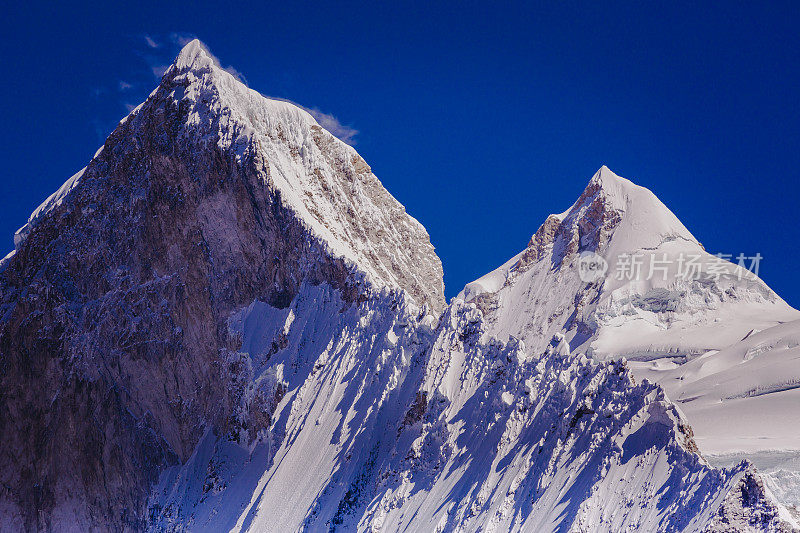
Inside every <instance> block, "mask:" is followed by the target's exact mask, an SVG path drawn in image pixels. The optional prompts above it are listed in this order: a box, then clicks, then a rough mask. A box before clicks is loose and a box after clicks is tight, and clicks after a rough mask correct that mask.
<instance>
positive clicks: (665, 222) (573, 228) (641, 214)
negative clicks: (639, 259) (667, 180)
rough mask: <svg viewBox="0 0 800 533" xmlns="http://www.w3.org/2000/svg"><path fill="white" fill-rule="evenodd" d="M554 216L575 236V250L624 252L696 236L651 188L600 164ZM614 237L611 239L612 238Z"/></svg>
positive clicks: (567, 232) (690, 240) (692, 240)
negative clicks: (568, 205)
mask: <svg viewBox="0 0 800 533" xmlns="http://www.w3.org/2000/svg"><path fill="white" fill-rule="evenodd" d="M557 218H558V219H560V220H561V221H562V225H563V226H564V228H563V229H562V232H563V233H566V234H568V235H569V236H570V238H571V239H576V238H577V242H573V243H571V245H572V247H573V248H575V246H577V248H575V251H585V250H589V251H593V252H597V253H601V254H602V252H603V251H604V250H603V248H605V245H607V244H612V240H613V249H610V250H608V252H611V251H613V252H616V253H625V252H629V251H632V250H638V249H644V248H655V247H657V246H658V245H660V244H661V243H663V242H665V241H670V240H676V239H682V240H685V241H688V242H692V243H695V244H699V243H697V240H696V239H695V238H694V236H693V235H692V234H691V233H690V232H689V230H688V229H686V227H685V226H684V225H683V224H682V223H681V222H680V220H678V218H677V217H676V216H675V215H674V214H673V213H672V211H670V210H669V208H667V206H665V205H664V204H663V203H662V202H661V201H660V200H659V199H658V198H657V197H656V195H655V194H653V193H652V192H651V191H650V190H648V189H646V188H645V187H641V186H639V185H636V184H635V183H633V182H632V181H630V180H627V179H625V178H623V177H620V176H618V175H617V174H615V173H614V172H612V171H611V170H610V169H609V168H608V167H607V166H605V165H603V166H602V167H601V168H600V169H599V170H598V171H597V172H596V173H595V174H594V176H592V179H591V180H589V184H588V185H587V186H586V189H585V190H584V191H583V193H582V194H581V196H580V197H579V198H578V200H577V201H576V202H575V203H574V204H573V205H572V207H571V208H570V209H568V210H567V211H566V212H564V213H562V214H561V215H557ZM612 237H613V239H612Z"/></svg>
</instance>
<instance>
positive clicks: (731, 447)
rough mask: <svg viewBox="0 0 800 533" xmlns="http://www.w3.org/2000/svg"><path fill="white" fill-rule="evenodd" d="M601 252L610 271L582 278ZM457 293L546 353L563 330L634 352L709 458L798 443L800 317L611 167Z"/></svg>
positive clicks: (590, 346) (602, 355)
mask: <svg viewBox="0 0 800 533" xmlns="http://www.w3.org/2000/svg"><path fill="white" fill-rule="evenodd" d="M594 254H597V255H598V256H600V257H602V259H603V260H604V261H605V264H607V270H605V271H602V268H600V270H597V271H596V272H597V275H592V272H591V271H590V272H588V275H586V274H587V272H586V271H584V275H583V276H582V275H581V271H580V269H581V267H582V265H585V264H587V263H589V264H591V263H594V264H601V265H602V264H603V263H602V261H600V262H598V260H597V258H596V256H595V255H594ZM632 258H635V259H632ZM734 260H735V259H734ZM636 261H638V262H639V264H640V268H641V270H640V272H639V273H638V274H637V273H636V272H635V267H632V266H631V265H634V264H635V262H636ZM690 264H694V265H696V267H695V270H693V269H691V268H690V267H689V265H690ZM744 266H745V267H747V266H749V262H745V263H744ZM651 267H652V270H651ZM459 296H460V297H461V298H464V299H466V300H467V301H472V302H475V303H476V304H477V305H478V306H479V307H481V309H483V311H484V313H485V315H486V318H487V321H488V323H489V324H490V331H492V332H493V333H495V334H497V335H498V336H500V337H501V338H508V337H510V336H513V337H515V338H517V339H520V340H523V341H524V342H525V343H526V345H529V346H531V347H534V348H541V346H542V345H543V344H544V343H545V342H547V339H549V338H550V337H551V336H552V335H554V334H559V333H561V334H564V335H565V337H566V339H567V341H568V342H569V344H570V346H571V347H572V349H573V350H574V351H578V352H582V353H586V354H588V355H590V356H593V357H594V358H597V359H601V360H602V359H608V358H612V359H620V358H626V359H627V360H628V361H629V362H630V365H631V368H632V369H633V371H634V374H635V375H637V376H638V377H639V378H640V379H642V378H648V379H650V380H652V381H654V382H657V383H660V384H662V385H663V386H664V387H665V389H666V391H667V394H668V395H669V397H670V398H671V399H672V400H674V401H676V402H678V404H679V405H680V407H681V409H683V410H684V412H685V413H686V415H687V416H688V419H689V421H690V423H691V424H692V426H693V427H694V429H695V434H696V437H697V442H698V444H699V445H700V448H701V450H703V451H704V452H705V453H708V454H730V453H733V452H743V451H750V452H753V451H756V450H768V449H773V448H776V449H781V450H784V451H786V450H796V449H797V448H798V447H800V439H799V438H798V437H800V434H798V433H797V430H796V428H797V427H798V422H800V419H797V416H796V412H795V411H796V409H794V408H793V407H792V405H793V403H794V402H795V401H796V399H795V398H794V397H793V396H792V395H793V394H794V390H795V388H796V386H797V384H796V383H795V382H800V381H798V378H800V360H798V358H797V355H796V354H794V352H793V351H792V350H791V349H790V348H788V347H790V346H794V344H795V342H796V340H795V339H794V336H796V335H792V334H791V332H793V331H795V330H796V328H797V326H796V324H797V322H793V321H797V320H798V319H800V313H799V312H798V311H796V310H794V309H792V308H791V307H789V306H788V305H787V304H786V303H785V302H784V301H783V300H782V299H781V298H780V297H778V296H777V295H776V294H775V293H774V292H773V291H772V290H770V289H769V288H768V287H767V286H766V285H765V284H764V283H763V282H762V281H761V280H760V279H758V278H757V276H755V275H753V274H752V273H750V272H749V271H747V269H746V268H742V266H739V265H736V264H733V263H730V262H728V261H724V260H721V259H720V258H719V257H717V256H713V255H711V254H709V253H707V252H706V251H705V250H704V249H703V248H702V246H701V245H700V244H699V243H698V242H697V240H696V239H695V238H694V237H693V236H692V234H691V233H690V232H689V231H688V230H687V229H686V228H685V227H684V226H683V225H682V224H681V223H680V222H679V221H678V220H677V218H676V217H675V216H674V215H673V214H672V213H671V212H670V211H669V209H667V208H666V206H664V205H663V204H662V203H661V202H660V201H659V200H658V199H657V198H656V197H655V195H653V194H652V193H651V192H650V191H648V190H646V189H644V188H642V187H639V186H636V185H634V184H633V183H631V182H630V181H628V180H626V179H624V178H621V177H619V176H617V175H615V174H614V173H613V172H611V171H610V170H609V169H608V168H606V167H603V168H601V169H600V170H599V171H598V172H597V174H595V176H594V177H593V178H592V179H591V181H590V182H589V185H588V186H587V188H586V190H585V191H584V193H583V194H582V195H581V197H580V198H579V199H578V201H577V202H576V203H575V204H574V205H573V206H572V207H571V208H570V209H569V210H567V211H566V212H565V213H563V214H560V215H552V216H551V217H549V218H548V219H547V221H545V223H544V224H543V225H542V226H541V228H540V229H539V230H538V231H537V232H536V234H535V235H534V236H533V238H532V239H531V242H530V243H529V245H528V247H527V248H526V250H524V251H523V252H521V253H520V254H518V255H517V256H515V257H514V258H512V259H511V260H510V261H509V262H507V263H506V264H504V265H503V266H501V267H500V268H498V269H497V270H495V271H494V272H492V273H490V274H487V275H486V276H484V277H483V278H481V279H479V280H477V281H475V282H473V283H470V284H469V285H467V286H466V287H465V289H464V290H463V291H462V293H461V294H460V295H459ZM759 332H761V333H759ZM796 419H797V420H796ZM737 457H744V456H742V455H737Z"/></svg>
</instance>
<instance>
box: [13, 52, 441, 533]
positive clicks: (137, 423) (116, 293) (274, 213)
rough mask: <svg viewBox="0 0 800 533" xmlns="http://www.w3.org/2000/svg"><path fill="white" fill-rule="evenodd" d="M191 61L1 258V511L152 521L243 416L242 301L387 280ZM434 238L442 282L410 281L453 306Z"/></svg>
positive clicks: (33, 523)
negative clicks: (207, 109)
mask: <svg viewBox="0 0 800 533" xmlns="http://www.w3.org/2000/svg"><path fill="white" fill-rule="evenodd" d="M185 68H192V67H191V65H190V66H189V67H185ZM185 68H184V70H185ZM180 73H181V70H180V69H178V68H173V69H172V70H171V71H170V72H168V73H167V75H166V76H165V79H164V80H163V81H162V84H161V86H160V87H159V89H158V90H157V91H156V92H155V93H154V94H153V95H151V97H150V98H149V99H148V101H147V102H146V103H145V104H144V106H143V107H142V108H141V109H140V110H138V111H137V112H135V113H134V114H133V115H132V116H131V117H129V118H128V119H127V120H125V121H123V122H122V123H121V124H120V126H119V127H118V128H117V129H116V130H115V131H114V132H113V133H112V134H111V136H110V137H109V138H108V140H107V141H106V143H105V145H104V147H103V149H102V151H101V152H100V153H99V154H98V155H97V156H96V157H95V159H94V160H92V162H91V163H90V164H89V166H88V167H87V169H86V171H85V173H84V174H83V176H82V177H81V182H80V184H79V186H77V187H75V188H74V189H73V190H72V191H71V192H70V193H69V195H68V196H67V197H66V198H65V199H64V201H63V203H61V204H60V205H59V206H57V207H55V208H54V209H52V210H51V211H49V212H48V213H46V215H45V216H42V217H41V218H40V219H39V220H37V222H36V226H35V227H34V228H33V229H32V230H29V234H28V235H27V237H25V238H24V240H22V241H21V242H20V244H19V246H18V250H17V252H16V254H15V255H14V256H13V257H12V258H11V259H10V260H8V261H7V262H6V264H5V268H4V270H3V272H2V273H0V295H1V296H2V322H1V323H0V434H2V435H3V446H2V447H0V482H2V483H0V510H5V511H6V512H7V514H8V516H11V517H12V523H11V524H10V527H12V528H22V529H50V528H52V527H55V525H56V524H58V523H59V522H60V523H62V524H63V523H74V524H75V525H76V527H78V528H80V529H91V528H102V529H106V528H108V529H120V528H128V529H141V528H142V527H144V525H145V521H146V519H147V517H146V516H145V511H144V509H145V505H144V504H145V501H146V498H147V495H148V491H149V489H150V487H151V485H152V484H153V483H154V481H155V480H156V479H157V477H158V474H159V472H160V471H161V470H162V469H163V467H165V466H166V465H170V464H174V463H176V462H183V461H185V460H187V459H188V457H189V456H190V455H191V453H192V451H193V449H194V448H195V445H196V443H197V441H198V439H199V438H200V437H201V436H202V434H203V432H204V431H205V430H206V429H213V430H214V431H215V432H216V433H218V434H226V433H228V432H229V431H230V430H231V429H232V428H231V427H230V426H231V423H232V422H231V420H232V417H231V414H232V410H233V409H234V407H235V404H236V403H237V402H238V401H239V398H237V397H236V392H235V387H234V386H232V384H233V382H234V381H235V380H236V374H237V372H239V371H240V369H237V368H235V366H234V365H229V364H228V363H227V362H226V361H225V359H224V357H223V354H224V352H225V351H226V350H228V349H233V350H235V349H237V348H238V346H237V342H239V341H238V339H236V338H229V333H228V329H227V326H226V319H227V318H228V317H229V316H230V314H231V313H232V312H233V311H234V310H236V309H240V308H241V307H243V306H246V305H248V304H249V303H251V302H252V301H253V300H255V299H258V300H261V301H264V302H267V303H269V304H270V305H272V306H274V307H285V306H286V305H288V304H289V302H291V300H292V299H293V298H294V296H295V295H296V293H297V291H298V288H299V287H300V285H301V283H303V282H309V283H311V284H319V283H323V282H324V283H327V284H330V285H331V286H333V287H335V288H336V289H338V290H339V291H340V292H341V294H342V295H343V299H344V301H345V302H346V303H348V304H352V303H353V302H356V301H359V300H360V299H363V298H365V297H366V296H367V295H368V294H369V293H370V291H371V290H373V285H372V284H371V282H370V281H369V280H368V279H367V278H365V276H363V275H361V274H360V273H359V272H358V270H357V266H356V265H354V264H352V263H348V262H346V261H345V260H344V259H342V258H339V257H336V256H335V254H332V253H330V251H329V249H328V246H327V245H326V243H324V242H323V241H322V240H321V239H320V238H319V237H318V236H316V235H314V234H313V232H312V231H311V230H310V229H309V227H308V225H307V224H306V223H304V221H303V220H301V219H300V218H299V217H298V215H297V213H295V212H294V211H292V210H291V209H290V208H288V207H286V205H285V202H283V201H282V198H281V194H282V193H281V190H280V189H278V188H277V187H275V186H274V185H273V181H272V176H271V173H270V172H271V170H270V169H271V166H270V162H269V160H268V158H267V157H266V156H265V155H264V152H263V151H262V150H261V146H259V144H258V142H257V141H253V143H252V144H251V145H250V146H248V147H247V148H246V149H245V150H241V149H236V150H234V149H232V148H226V147H225V145H224V143H220V142H219V137H216V138H215V137H213V136H212V137H211V138H209V137H208V136H207V135H205V136H204V135H200V134H198V133H197V132H198V131H199V129H192V128H190V127H187V126H186V124H187V113H188V112H189V110H188V107H187V105H186V102H183V101H180V100H179V99H176V98H174V96H173V95H174V94H175V93H174V90H175V89H176V88H177V87H181V88H184V87H182V86H185V85H186V84H187V83H189V82H187V81H186V79H185V77H184V78H180V77H179V76H178V75H179V74H180ZM201 103H202V102H201ZM222 118H223V117H220V116H216V117H214V120H222ZM215 126H217V125H215ZM220 128H221V129H220V131H224V127H222V126H220ZM204 133H207V132H204ZM315 133H316V138H317V142H320V143H322V142H323V141H324V142H328V143H329V142H331V139H332V137H331V136H330V135H329V134H328V133H327V132H324V131H322V130H321V128H320V129H319V131H315ZM276 142H283V141H282V140H281V139H277V140H276ZM336 142H338V141H336ZM365 165H366V164H364V166H365ZM272 168H274V167H272ZM367 169H368V167H367ZM375 181H376V182H377V180H375ZM373 187H380V185H379V184H377V185H373ZM381 191H382V194H385V195H386V196H387V197H388V198H391V197H390V196H389V195H388V193H385V191H383V190H382V188H381ZM379 192H380V191H379ZM392 201H393V199H392ZM403 214H404V211H403ZM415 224H416V222H415ZM420 228H421V226H420ZM422 231H423V233H424V230H422ZM381 237H382V238H383V239H389V240H390V239H393V238H397V236H394V235H382V236H381ZM425 237H426V238H427V235H426V236H425ZM401 244H402V245H403V246H410V245H409V243H408V242H403V243H395V246H400V245H401ZM412 245H413V243H412ZM419 253H420V254H423V255H425V254H429V255H432V259H431V258H429V259H428V260H429V261H430V262H431V264H434V265H436V264H438V265H439V267H438V268H439V278H438V287H436V286H434V288H433V289H432V290H431V291H430V292H428V293H426V294H431V295H433V296H431V298H430V299H428V297H427V296H422V295H423V293H424V291H423V290H421V289H420V288H419V287H409V289H410V290H412V291H413V292H414V293H415V294H417V295H420V296H419V298H420V301H421V303H422V302H427V303H429V304H430V305H432V306H433V307H435V308H441V306H442V305H443V298H442V296H441V292H442V289H441V266H440V263H439V262H438V258H436V256H435V254H433V251H432V247H431V246H430V243H429V242H428V243H427V248H425V249H423V250H421V251H419ZM434 274H435V272H434ZM434 277H435V276H434ZM437 290H438V292H439V294H438V296H437ZM73 513H77V514H73Z"/></svg>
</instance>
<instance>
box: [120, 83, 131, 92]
mask: <svg viewBox="0 0 800 533" xmlns="http://www.w3.org/2000/svg"><path fill="white" fill-rule="evenodd" d="M118 87H119V90H120V91H127V90H128V89H133V84H132V83H128V82H127V81H125V80H119V84H118Z"/></svg>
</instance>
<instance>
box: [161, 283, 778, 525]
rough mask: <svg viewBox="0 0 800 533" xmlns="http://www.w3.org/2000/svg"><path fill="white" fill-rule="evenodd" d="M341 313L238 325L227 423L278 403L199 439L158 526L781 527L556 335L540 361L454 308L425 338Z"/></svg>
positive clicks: (304, 294) (623, 379)
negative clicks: (237, 360)
mask: <svg viewBox="0 0 800 533" xmlns="http://www.w3.org/2000/svg"><path fill="white" fill-rule="evenodd" d="M340 306H341V302H340V300H339V297H338V295H337V293H336V291H331V290H330V289H328V288H325V287H322V286H319V287H311V286H305V287H304V288H303V290H301V292H300V294H299V295H298V296H297V298H296V299H295V301H294V302H293V303H292V305H291V306H290V307H289V308H287V309H283V310H279V309H274V308H270V307H269V306H266V305H264V304H259V303H254V304H253V305H251V306H249V307H248V308H246V309H244V310H243V311H242V312H241V313H237V314H235V315H234V318H232V321H231V327H232V328H233V329H235V330H236V331H238V332H239V335H240V336H241V339H242V344H241V348H240V351H239V352H238V355H237V356H235V357H242V358H244V359H246V360H247V361H248V362H247V364H246V365H242V367H243V368H247V369H249V370H247V372H246V373H247V382H248V383H250V385H246V386H245V390H248V391H250V392H246V393H245V394H243V398H245V401H244V403H243V404H242V405H243V406H244V407H243V411H242V412H241V413H240V418H241V419H242V420H248V419H251V418H252V416H253V413H254V412H255V413H257V412H259V411H260V407H259V403H258V402H255V403H254V402H253V401H252V399H253V398H259V397H260V398H277V399H278V400H277V402H276V403H269V402H268V403H267V407H266V409H267V410H268V412H269V413H271V414H270V423H269V424H268V425H267V426H266V427H265V428H264V429H263V430H262V431H261V432H260V433H259V437H258V438H257V439H256V440H255V441H252V443H251V444H247V442H251V441H249V439H246V442H244V443H242V444H240V445H233V446H232V445H231V444H230V440H228V439H227V438H225V437H217V438H214V437H213V436H207V437H206V438H205V439H204V442H202V443H201V444H200V446H199V448H198V451H197V452H196V454H195V457H194V458H193V459H192V460H190V461H189V463H187V464H186V465H185V466H182V467H179V468H176V469H173V470H172V471H170V472H168V473H166V474H165V476H163V477H162V480H161V483H160V484H159V487H158V488H157V489H156V491H155V492H154V494H153V498H152V499H151V513H153V512H155V516H157V520H156V522H155V523H154V524H153V525H154V526H155V527H156V528H166V529H173V528H179V527H186V526H188V527H191V528H198V529H233V530H235V531H240V530H260V529H264V528H268V527H269V526H270V524H275V523H279V524H281V525H282V526H284V527H286V528H289V529H304V530H317V529H328V530H343V531H351V530H358V531H374V530H388V531H402V530H434V531H508V530H512V531H519V530H535V531H562V530H566V529H569V530H573V529H574V530H588V529H591V530H593V531H619V530H624V529H637V530H647V531H675V530H681V531H705V530H707V528H708V527H709V526H710V525H711V524H713V523H715V521H716V520H718V521H722V522H724V523H726V524H728V525H729V526H731V525H732V527H744V526H745V525H750V524H757V525H758V528H757V529H763V530H770V528H772V529H776V528H778V527H780V524H781V521H780V517H779V510H778V509H777V508H776V507H775V506H774V505H772V504H771V503H769V501H767V499H766V497H765V496H763V495H761V496H759V495H758V494H757V493H748V494H753V495H754V497H752V498H750V497H748V498H743V497H742V493H741V492H739V493H737V492H736V491H735V490H734V489H735V487H738V486H739V484H741V480H742V479H744V476H746V475H750V476H754V474H752V473H750V474H748V472H749V471H748V470H747V469H746V467H745V466H743V465H742V466H739V467H736V468H733V469H728V470H717V469H713V468H711V467H709V466H708V465H707V464H706V463H705V461H703V459H702V458H701V457H700V456H699V455H698V454H697V453H696V446H695V444H694V442H693V439H692V434H691V429H690V428H689V427H688V425H687V424H686V422H685V420H684V419H683V418H682V416H681V414H680V412H679V411H678V410H677V408H676V407H675V406H674V405H673V404H672V403H671V402H669V400H667V399H666V398H665V396H664V393H663V391H662V390H661V388H660V387H658V386H657V385H654V384H652V383H650V382H642V383H637V382H636V381H635V380H634V379H633V377H632V375H631V373H630V370H629V369H628V367H627V365H626V364H625V363H624V362H619V361H609V362H596V361H593V360H591V359H589V358H587V357H586V356H585V355H582V354H572V353H570V352H569V347H568V346H567V344H566V342H565V341H564V339H563V337H561V336H556V337H554V338H553V339H552V341H551V343H550V344H549V345H548V347H547V349H546V350H544V351H543V352H542V353H539V354H534V353H532V352H529V351H528V350H527V349H526V347H525V345H524V343H522V342H519V341H516V340H512V341H510V342H508V343H506V342H501V341H499V340H498V339H496V338H493V337H492V336H491V335H490V334H489V333H488V332H487V327H486V324H485V323H484V322H483V318H482V315H481V313H480V311H479V310H478V309H477V308H476V307H475V306H474V305H471V304H464V303H463V302H461V301H459V300H455V301H454V302H453V303H451V304H450V306H448V307H447V308H446V310H445V312H444V313H443V315H442V317H441V319H440V321H439V324H438V326H435V324H433V322H432V317H430V316H429V315H428V316H424V314H420V313H419V311H418V310H417V308H415V307H414V306H413V305H412V306H411V307H409V305H408V303H407V302H404V301H403V300H402V298H401V299H399V300H398V299H397V295H393V294H392V293H384V294H382V295H380V296H376V297H375V298H374V299H370V300H369V301H366V302H363V303H362V304H360V305H359V306H358V307H357V308H356V307H352V308H350V309H349V310H347V311H346V312H345V313H344V314H339V313H330V311H334V310H337V309H340ZM434 326H435V327H434ZM232 357H234V356H233V355H232ZM276 391H278V396H276V395H275V394H276ZM251 427H252V426H251ZM242 445H244V446H246V450H247V451H246V452H244V451H242V448H237V446H242ZM237 450H239V451H237ZM205 465H211V466H209V467H208V468H206V466H205ZM263 465H266V467H264V466H263ZM192 472H197V473H198V474H199V473H201V472H206V473H205V474H202V475H197V474H192ZM753 479H755V480H756V481H755V482H756V484H757V483H760V481H758V479H757V477H753ZM744 492H747V491H744ZM754 509H755V510H756V511H757V512H755V511H754ZM720 517H722V518H720Z"/></svg>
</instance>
